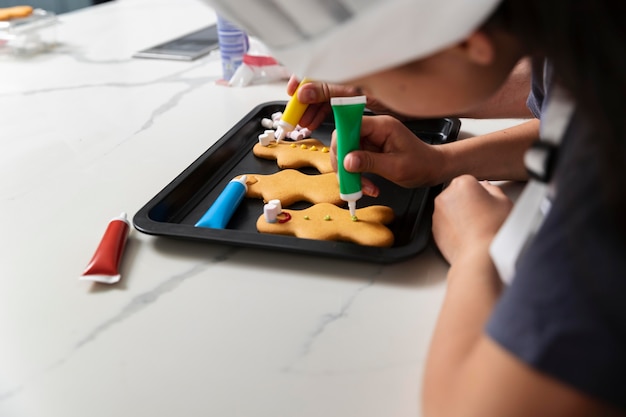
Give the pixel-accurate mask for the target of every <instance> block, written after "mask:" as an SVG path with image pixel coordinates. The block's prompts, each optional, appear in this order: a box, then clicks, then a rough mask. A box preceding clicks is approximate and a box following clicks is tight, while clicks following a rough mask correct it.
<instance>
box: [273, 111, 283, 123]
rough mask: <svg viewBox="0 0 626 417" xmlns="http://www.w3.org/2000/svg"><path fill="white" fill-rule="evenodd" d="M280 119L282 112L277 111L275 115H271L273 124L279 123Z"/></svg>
mask: <svg viewBox="0 0 626 417" xmlns="http://www.w3.org/2000/svg"><path fill="white" fill-rule="evenodd" d="M281 117H283V112H282V111H277V112H276V113H272V120H273V121H275V122H277V121H279V120H280V118H281Z"/></svg>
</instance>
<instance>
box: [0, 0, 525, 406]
mask: <svg viewBox="0 0 626 417" xmlns="http://www.w3.org/2000/svg"><path fill="white" fill-rule="evenodd" d="M60 20H61V23H60V25H59V28H58V37H59V40H60V41H61V45H60V46H59V47H58V48H57V49H56V50H54V51H52V52H50V53H46V54H42V55H39V56H35V57H32V58H30V59H16V58H12V57H7V56H4V57H1V58H0V77H1V78H0V121H1V123H2V126H1V129H0V231H1V235H0V236H1V238H0V266H1V276H2V277H1V279H0V338H1V342H0V416H2V417H79V416H80V417H85V416H90V417H100V416H103V417H104V416H107V417H110V416H133V417H136V416H151V417H160V416H163V417H165V416H168V417H170V416H221V417H227V416H246V417H250V416H262V417H277V416H315V417H319V416H360V417H367V416H381V415H384V416H407V417H408V416H416V415H419V391H420V384H421V374H422V372H423V368H424V360H425V355H426V351H427V347H428V342H429V339H430V335H431V331H432V329H433V326H434V322H435V319H436V315H437V312H438V309H439V306H440V303H441V300H442V297H443V294H444V289H445V273H446V270H447V265H446V264H445V262H443V261H442V260H441V259H440V258H439V257H438V256H437V255H436V253H435V251H434V249H432V248H429V249H427V250H426V251H425V252H424V253H422V254H420V255H419V256H417V257H415V258H414V259H411V260H409V261H405V262H402V263H398V264H394V265H389V266H381V265H376V264H368V263H360V262H348V261H341V260H330V259H321V258H317V257H309V256H304V255H293V254H289V255H287V254H280V253H269V252H266V251H258V250H248V249H240V248H231V247H226V246H220V245H215V244H205V243H194V242H184V241H174V240H168V239H163V238H155V237H151V236H147V235H143V234H141V233H139V232H137V231H136V230H133V231H131V235H130V238H129V242H128V245H127V250H126V253H125V256H124V259H123V265H122V273H123V278H122V281H121V282H120V283H119V284H118V285H114V286H103V285H91V284H89V283H86V282H82V281H78V277H79V275H80V274H81V272H82V270H83V269H84V267H85V266H86V263H87V262H88V260H89V259H90V258H91V255H92V254H93V251H94V249H95V247H96V246H97V244H98V241H99V239H100V237H101V234H102V232H103V231H104V228H105V227H106V224H107V222H108V221H109V219H110V218H112V217H114V216H116V215H118V214H119V213H120V212H122V211H126V212H128V214H129V216H130V217H131V218H132V216H133V215H134V214H135V212H136V211H137V210H139V209H140V208H141V207H142V206H143V205H144V204H145V203H146V202H147V201H148V200H149V199H150V198H151V197H153V196H154V195H155V194H156V193H157V192H158V191H159V190H161V189H162V188H163V187H164V186H165V185H166V184H167V183H168V182H169V181H170V180H172V179H173V178H174V177H175V176H176V175H177V174H179V173H180V172H181V171H182V170H183V169H184V168H186V167H187V166H188V165H189V164H190V163H191V162H192V161H193V160H194V159H196V158H197V157H198V156H199V155H200V154H201V153H202V152H204V151H205V150H206V149H207V148H208V147H209V146H210V145H211V144H212V143H214V142H215V141H216V140H217V139H219V138H220V137H221V136H222V135H223V134H224V133H225V132H226V131H227V130H228V129H229V128H230V127H231V126H233V125H234V124H235V123H236V122H237V121H238V120H239V119H240V118H241V117H243V116H244V115H245V114H246V113H247V112H248V111H250V110H251V109H252V108H253V107H254V106H256V105H257V104H260V103H263V102H266V101H271V100H278V99H286V98H287V95H286V93H285V85H284V83H278V84H274V85H265V86H255V87H246V88H240V89H232V88H227V87H222V86H218V85H216V84H215V81H216V79H218V78H219V75H220V71H221V70H220V63H219V55H218V54H212V55H210V56H208V57H206V58H204V59H201V60H198V61H196V62H193V63H184V62H170V61H154V60H137V59H132V58H131V57H130V56H131V54H132V53H133V52H134V51H136V50H138V49H141V48H144V47H147V46H151V45H153V44H156V43H159V42H161V41H164V40H167V39H170V38H173V37H176V36H178V35H181V34H183V33H186V32H189V31H192V30H195V29H197V28H200V27H202V26H204V25H206V24H208V23H211V22H212V21H214V20H215V16H214V14H213V12H212V11H211V10H210V9H208V8H206V7H205V6H203V5H201V4H200V3H198V2H197V1H196V0H117V1H114V2H112V3H109V4H104V5H101V6H96V7H91V8H87V9H83V10H80V11H77V12H73V13H69V14H64V15H61V16H60ZM514 122H515V121H512V120H499V121H489V120H487V121H474V120H464V121H463V127H462V135H463V136H470V135H473V134H478V133H481V132H485V131H489V130H493V129H496V128H500V127H503V126H508V125H511V124H513V123H514Z"/></svg>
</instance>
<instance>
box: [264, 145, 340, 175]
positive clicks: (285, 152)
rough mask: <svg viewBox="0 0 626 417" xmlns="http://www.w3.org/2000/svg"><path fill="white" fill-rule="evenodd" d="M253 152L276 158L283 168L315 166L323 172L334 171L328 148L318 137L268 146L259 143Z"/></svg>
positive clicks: (266, 157) (265, 157) (267, 157)
mask: <svg viewBox="0 0 626 417" xmlns="http://www.w3.org/2000/svg"><path fill="white" fill-rule="evenodd" d="M252 152H253V153H254V154H255V155H256V156H258V157H259V158H263V159H272V160H276V163H277V164H278V166H279V168H281V169H282V168H302V167H313V168H316V169H317V170H318V171H319V172H321V173H323V174H324V173H327V172H333V167H332V165H331V164H330V155H329V153H328V148H327V147H326V145H324V144H323V143H322V142H320V141H319V140H317V139H312V138H309V139H303V140H300V141H298V142H285V141H281V142H280V143H276V142H271V143H270V144H269V145H268V146H263V145H261V144H260V143H257V144H255V145H254V148H252Z"/></svg>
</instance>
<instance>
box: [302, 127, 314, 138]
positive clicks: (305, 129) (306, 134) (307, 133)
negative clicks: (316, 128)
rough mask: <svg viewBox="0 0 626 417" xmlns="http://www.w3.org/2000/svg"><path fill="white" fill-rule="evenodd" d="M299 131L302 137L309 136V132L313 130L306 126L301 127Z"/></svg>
mask: <svg viewBox="0 0 626 417" xmlns="http://www.w3.org/2000/svg"><path fill="white" fill-rule="evenodd" d="M300 133H302V135H303V137H305V138H310V137H311V133H313V132H312V131H311V129H309V128H308V127H303V128H302V129H300Z"/></svg>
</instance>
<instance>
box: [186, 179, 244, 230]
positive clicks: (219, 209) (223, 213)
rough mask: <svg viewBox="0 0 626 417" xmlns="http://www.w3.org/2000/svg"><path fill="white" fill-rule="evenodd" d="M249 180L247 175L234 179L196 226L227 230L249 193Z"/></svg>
mask: <svg viewBox="0 0 626 417" xmlns="http://www.w3.org/2000/svg"><path fill="white" fill-rule="evenodd" d="M247 179H248V178H247V177H246V176H245V175H242V176H241V177H240V178H234V179H232V180H231V181H230V182H229V183H228V185H226V187H225V188H224V191H222V193H221V194H220V195H219V196H218V197H217V198H216V199H215V202H213V204H212V205H211V207H209V209H208V210H207V211H206V213H204V215H203V216H202V218H200V220H198V222H197V223H196V224H195V226H196V227H209V228H212V229H223V228H225V227H226V225H227V224H228V222H229V220H230V218H231V217H232V216H233V213H234V212H235V210H237V207H239V204H241V201H242V200H243V198H244V197H245V195H246V192H247V191H248V186H247V185H246V180H247Z"/></svg>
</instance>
